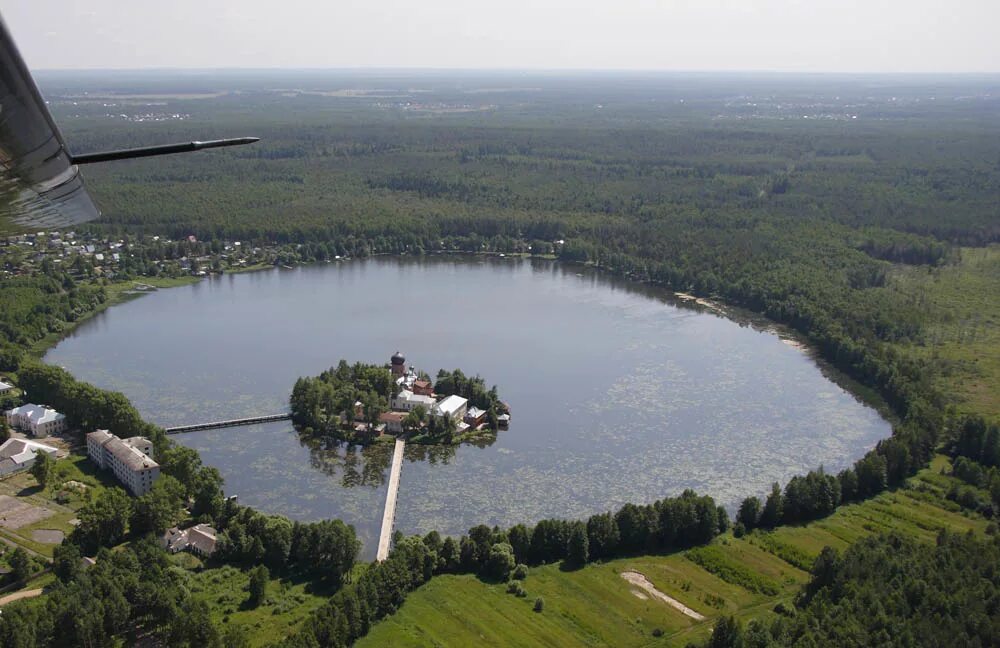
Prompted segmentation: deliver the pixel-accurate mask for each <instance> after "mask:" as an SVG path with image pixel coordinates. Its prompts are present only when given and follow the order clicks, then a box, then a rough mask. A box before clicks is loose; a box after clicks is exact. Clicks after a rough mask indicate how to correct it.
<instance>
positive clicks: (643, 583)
mask: <svg viewBox="0 0 1000 648" xmlns="http://www.w3.org/2000/svg"><path fill="white" fill-rule="evenodd" d="M621 576H622V578H624V579H625V580H627V581H628V582H629V583H631V584H633V585H635V586H636V587H638V588H640V589H643V590H646V591H647V592H649V594H650V595H651V596H653V598H658V599H660V600H661V601H663V602H664V603H666V604H667V605H669V606H670V607H672V608H674V609H675V610H677V611H678V612H680V613H681V614H685V615H687V616H689V617H691V618H692V619H694V620H695V621H704V620H705V617H704V616H702V615H700V614H698V613H697V612H695V611H694V610H692V609H691V608H689V607H688V606H686V605H684V604H683V603H681V602H680V601H678V600H677V599H675V598H671V597H669V596H667V595H666V594H664V593H663V592H661V591H660V590H658V589H656V587H654V586H653V584H652V583H650V582H649V579H648V578H646V577H645V576H643V575H642V574H640V573H639V572H634V571H627V572H622V573H621Z"/></svg>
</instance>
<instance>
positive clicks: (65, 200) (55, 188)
mask: <svg viewBox="0 0 1000 648" xmlns="http://www.w3.org/2000/svg"><path fill="white" fill-rule="evenodd" d="M256 141H258V138H256V137H239V138H233V139H223V140H211V141H204V142H199V141H195V142H183V143H180V144H165V145H160V146H149V147H144V148H135V149H126V150H119V151H103V152H98V153H88V154H84V155H73V154H72V153H71V152H70V149H69V148H68V147H67V146H66V141H65V140H64V139H63V136H62V133H60V132H59V128H58V127H57V126H56V123H55V121H53V119H52V115H51V114H49V109H48V107H47V106H46V104H45V100H44V99H43V98H42V94H41V93H40V92H39V91H38V86H37V85H35V80H34V79H33V78H32V77H31V73H30V72H29V71H28V66H27V65H25V63H24V59H23V58H21V54H20V52H19V51H18V49H17V45H15V44H14V39H13V38H12V37H11V35H10V30H8V29H7V24H6V23H5V22H4V21H3V18H2V17H0V233H2V232H9V231H13V230H18V229H34V230H41V229H55V228H61V227H66V226H68V225H73V224H76V223H83V222H85V221H89V220H93V219H95V218H97V217H98V216H100V211H98V209H97V207H96V206H95V205H94V201H93V200H92V199H91V197H90V194H88V193H87V189H86V187H84V185H83V178H82V177H81V176H80V171H79V169H78V165H81V164H93V163H98V162H109V161H112V160H124V159H129V158H138V157H150V156H154V155H168V154H172V153H185V152H188V151H199V150H202V149H209V148H217V147H222V146H235V145H240V144H251V143H253V142H256Z"/></svg>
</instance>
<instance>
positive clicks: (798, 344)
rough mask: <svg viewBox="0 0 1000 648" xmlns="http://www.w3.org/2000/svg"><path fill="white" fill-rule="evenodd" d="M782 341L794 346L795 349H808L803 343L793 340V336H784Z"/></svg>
mask: <svg viewBox="0 0 1000 648" xmlns="http://www.w3.org/2000/svg"><path fill="white" fill-rule="evenodd" d="M781 341H782V342H784V343H785V344H787V345H788V346H790V347H792V348H793V349H798V350H799V351H805V350H806V345H804V344H802V343H801V342H799V341H798V340H793V339H791V338H786V337H783V338H781Z"/></svg>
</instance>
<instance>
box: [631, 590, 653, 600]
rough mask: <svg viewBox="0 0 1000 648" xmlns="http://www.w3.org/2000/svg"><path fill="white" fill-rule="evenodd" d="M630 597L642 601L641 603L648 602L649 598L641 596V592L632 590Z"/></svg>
mask: <svg viewBox="0 0 1000 648" xmlns="http://www.w3.org/2000/svg"><path fill="white" fill-rule="evenodd" d="M632 596H634V597H636V598H637V599H642V600H643V601H648V600H649V597H648V596H646V595H645V594H643V593H642V590H637V589H633V590H632Z"/></svg>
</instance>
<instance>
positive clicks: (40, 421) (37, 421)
mask: <svg viewBox="0 0 1000 648" xmlns="http://www.w3.org/2000/svg"><path fill="white" fill-rule="evenodd" d="M7 424H8V425H10V426H11V427H13V428H18V429H19V430H22V431H24V432H31V434H32V436H35V437H39V438H45V437H47V436H49V435H50V434H55V433H56V432H62V431H63V430H65V429H66V417H65V416H63V415H62V414H60V413H59V412H57V411H55V410H54V409H49V408H48V407H45V406H44V405H34V404H32V403H28V404H27V405H21V406H20V407H15V408H14V409H12V410H8V411H7Z"/></svg>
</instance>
